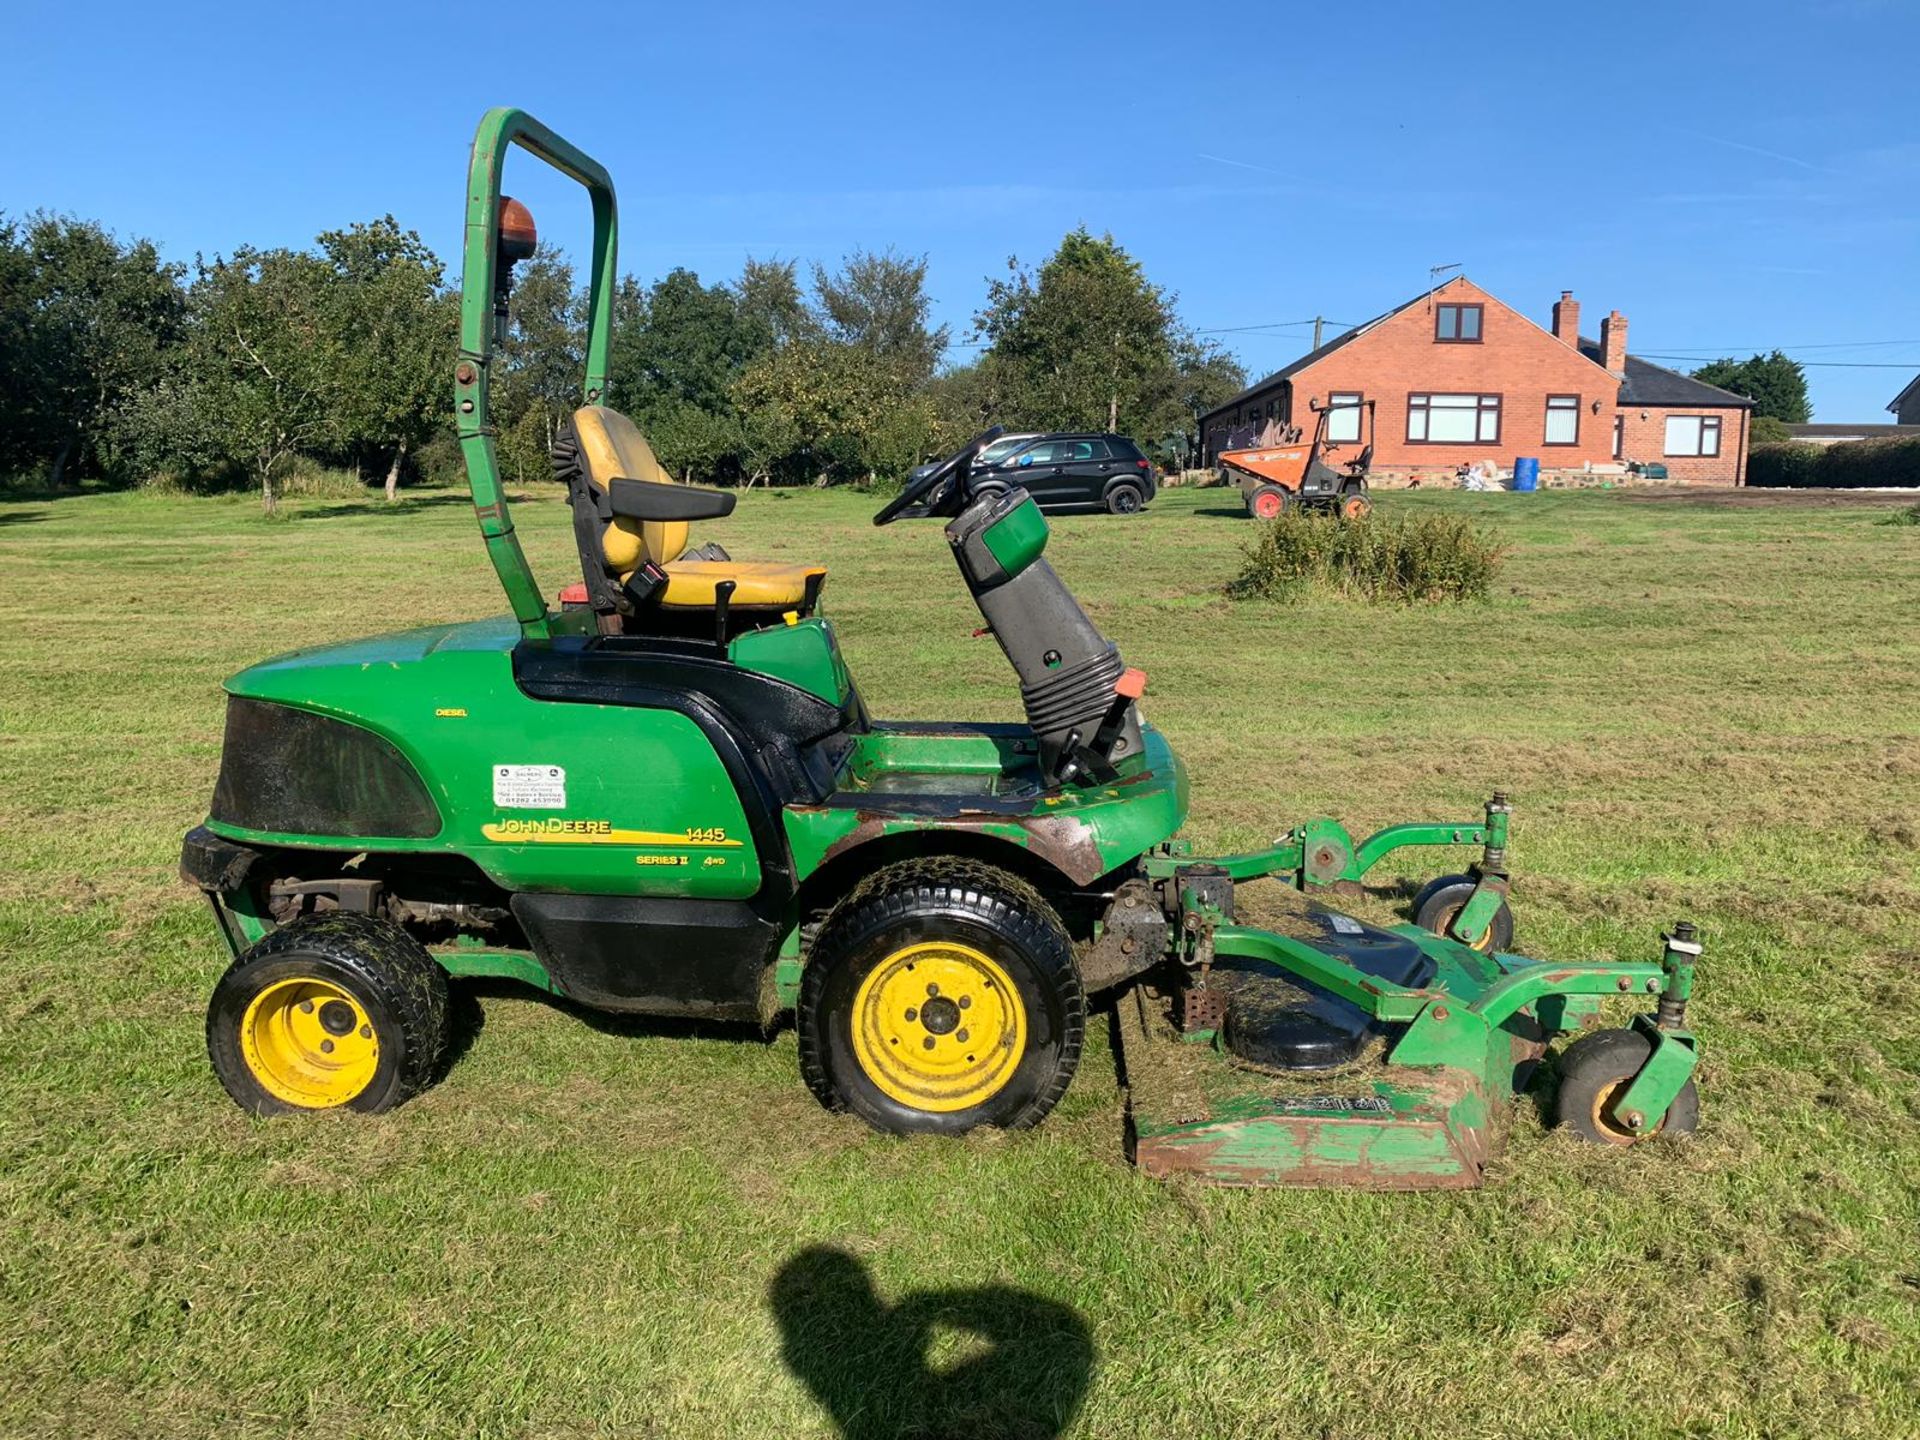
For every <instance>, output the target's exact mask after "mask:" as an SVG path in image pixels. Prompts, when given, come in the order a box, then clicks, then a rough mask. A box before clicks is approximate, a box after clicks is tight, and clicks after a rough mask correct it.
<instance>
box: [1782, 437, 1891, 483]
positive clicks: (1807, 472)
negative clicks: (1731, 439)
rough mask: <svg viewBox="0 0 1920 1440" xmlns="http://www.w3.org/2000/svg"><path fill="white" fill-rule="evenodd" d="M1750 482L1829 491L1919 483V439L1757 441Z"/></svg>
mask: <svg viewBox="0 0 1920 1440" xmlns="http://www.w3.org/2000/svg"><path fill="white" fill-rule="evenodd" d="M1747 483H1748V484H1749V485H1758V486H1762V487H1767V488H1780V487H1786V486H1806V487H1811V488H1815V489H1825V490H1860V489H1871V488H1878V487H1881V486H1902V485H1910V486H1920V438H1906V437H1902V438H1900V439H1897V440H1849V441H1847V442H1846V443H1845V444H1843V445H1808V444H1805V443H1802V442H1792V443H1789V444H1785V445H1756V446H1754V447H1753V449H1752V451H1751V452H1750V454H1749V455H1748V458H1747Z"/></svg>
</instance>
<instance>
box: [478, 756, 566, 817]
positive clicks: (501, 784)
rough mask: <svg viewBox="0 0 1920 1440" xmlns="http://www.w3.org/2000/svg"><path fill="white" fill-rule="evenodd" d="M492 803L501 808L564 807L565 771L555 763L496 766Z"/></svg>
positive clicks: (494, 768)
mask: <svg viewBox="0 0 1920 1440" xmlns="http://www.w3.org/2000/svg"><path fill="white" fill-rule="evenodd" d="M493 803H494V804H495V805H498V806H499V807H500V808H501V809H503V810H564V809H566V808H567V772H566V771H565V770H562V769H561V768H560V767H559V766H558V765H496V766H494V767H493Z"/></svg>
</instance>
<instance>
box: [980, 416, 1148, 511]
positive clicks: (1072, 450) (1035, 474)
mask: <svg viewBox="0 0 1920 1440" xmlns="http://www.w3.org/2000/svg"><path fill="white" fill-rule="evenodd" d="M1013 485H1020V486H1023V487H1025V489H1026V491H1027V493H1028V494H1029V495H1031V496H1033V499H1034V503H1035V504H1037V505H1038V506H1039V507H1040V508H1041V509H1042V510H1087V509H1094V510H1109V511H1111V512H1113V513H1114V514H1115V515H1132V514H1134V513H1136V512H1137V511H1139V510H1140V509H1142V508H1143V507H1144V506H1145V505H1146V503H1147V502H1148V501H1149V500H1151V499H1153V497H1154V496H1155V495H1156V494H1158V493H1159V489H1160V487H1159V485H1158V483H1157V482H1156V481H1155V480H1154V474H1153V466H1152V464H1151V463H1149V461H1148V460H1147V458H1146V456H1144V455H1142V454H1141V453H1140V448H1139V447H1138V446H1137V445H1135V444H1134V443H1133V442H1132V441H1131V440H1129V439H1127V437H1126V436H1124V435H1102V434H1095V433H1092V432H1088V433H1085V434H1071V435H1069V434H1056V435H1040V436H1036V437H1035V438H1033V439H1031V440H1029V441H1028V442H1027V443H1026V444H1024V445H1022V446H1020V447H1019V448H1018V449H1015V450H1013V451H1011V452H1010V453H1007V454H1003V455H1001V456H999V457H998V458H997V459H995V460H994V461H993V462H992V463H991V464H987V465H976V466H975V468H974V471H973V488H974V492H975V493H976V494H978V493H979V492H981V491H983V490H993V489H996V488H1004V487H1009V486H1013Z"/></svg>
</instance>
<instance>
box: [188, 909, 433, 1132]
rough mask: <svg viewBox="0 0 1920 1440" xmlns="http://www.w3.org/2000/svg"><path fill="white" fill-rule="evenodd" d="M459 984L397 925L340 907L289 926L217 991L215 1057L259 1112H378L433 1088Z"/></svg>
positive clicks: (210, 1039) (212, 1026) (210, 1029)
mask: <svg viewBox="0 0 1920 1440" xmlns="http://www.w3.org/2000/svg"><path fill="white" fill-rule="evenodd" d="M447 1010H448V997H447V976H446V972H445V971H444V970H442V969H441V968H440V967H439V965H437V964H436V963H435V962H434V959H433V957H432V956H431V955H429V954H428V953H427V952H426V949H425V948H424V947H423V946H422V945H421V944H420V942H419V941H417V940H415V939H414V938H413V937H412V936H411V935H409V934H407V932H406V931H404V930H402V929H401V928H400V927H399V926H398V925H395V924H393V923H392V922H391V921H388V920H376V919H374V918H373V917H372V916H369V915H353V914H347V913H344V912H340V911H329V912H327V913H325V914H320V915H309V916H306V917H304V918H302V919H299V920H295V921H293V922H291V923H290V924H287V925H283V926H281V927H280V928H279V929H278V930H275V931H273V932H272V933H270V934H269V935H267V936H266V937H264V938H263V939H262V940H261V941H260V942H259V943H258V944H256V945H254V946H253V947H252V948H250V949H249V950H247V951H246V952H245V953H244V954H242V955H241V956H240V958H239V959H237V960H235V961H234V962H233V964H232V965H230V966H229V967H228V968H227V973H226V974H225V975H223V976H221V977H220V983H219V984H218V985H216V986H214V990H213V999H212V1001H211V1003H210V1004H209V1005H208V1007H207V1054H208V1055H209V1057H210V1058H211V1059H212V1061H213V1069H214V1073H215V1074H217V1075H218V1076H219V1077H220V1083H221V1084H222V1085H224V1086H225V1087H226V1090H227V1093H228V1094H229V1095H231V1096H232V1097H233V1098H234V1100H235V1101H236V1102H237V1103H238V1104H239V1105H240V1106H241V1108H243V1109H246V1110H250V1111H252V1112H253V1113H254V1114H256V1115H277V1114H284V1113H286V1112H288V1111H296V1110H332V1109H338V1108H346V1109H349V1110H361V1111H366V1112H369V1113H376V1112H378V1111H381V1110H391V1109H392V1108H393V1107H394V1106H396V1105H398V1104H400V1103H402V1102H403V1101H405V1100H408V1099H410V1098H411V1097H413V1096H414V1095H417V1094H418V1093H419V1092H420V1091H422V1090H424V1089H426V1088H427V1086H428V1085H430V1084H432V1083H433V1078H434V1073H435V1070H436V1068H437V1067H438V1065H439V1063H440V1056H441V1054H442V1053H443V1052H444V1050H445V1049H446V1041H447Z"/></svg>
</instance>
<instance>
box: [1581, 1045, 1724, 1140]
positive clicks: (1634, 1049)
mask: <svg viewBox="0 0 1920 1440" xmlns="http://www.w3.org/2000/svg"><path fill="white" fill-rule="evenodd" d="M1652 1054H1653V1042H1652V1041H1651V1040H1649V1039H1648V1038H1647V1037H1646V1036H1645V1035H1642V1034H1641V1033H1640V1032H1639V1031H1638V1030H1596V1031H1594V1032H1593V1033H1592V1034H1591V1035H1582V1036H1581V1037H1580V1038H1579V1039H1578V1040H1576V1041H1574V1042H1573V1043H1572V1044H1571V1045H1569V1046H1568V1047H1567V1048H1566V1051H1565V1052H1564V1053H1563V1054H1562V1055H1561V1057H1560V1094H1559V1097H1558V1099H1557V1100H1556V1101H1555V1102H1554V1113H1555V1116H1556V1118H1557V1119H1558V1121H1559V1123H1560V1124H1562V1125H1564V1126H1566V1127H1567V1129H1568V1130H1570V1131H1572V1132H1573V1134H1574V1135H1576V1136H1578V1137H1579V1138H1580V1139H1582V1140H1585V1141H1588V1142H1590V1143H1592V1144H1595V1145H1632V1144H1634V1143H1636V1142H1637V1141H1640V1140H1645V1139H1646V1138H1647V1137H1648V1136H1650V1135H1658V1134H1661V1133H1665V1134H1668V1135H1686V1134H1689V1133H1691V1132H1692V1130H1693V1129H1694V1127H1696V1126H1697V1125H1699V1123H1700V1092H1699V1091H1698V1090H1696V1089H1695V1088H1694V1084H1693V1081H1691V1080H1689V1081H1688V1082H1687V1083H1686V1085H1685V1086H1684V1087H1683V1088H1682V1089H1681V1091H1680V1093H1679V1094H1678V1095H1676V1096H1675V1097H1674V1100H1673V1104H1671V1105H1669V1106H1668V1107H1667V1113H1666V1114H1665V1115H1663V1116H1661V1117H1660V1118H1659V1119H1658V1120H1657V1121H1655V1122H1654V1123H1653V1124H1651V1125H1646V1124H1643V1125H1641V1126H1640V1127H1639V1128H1638V1129H1635V1128H1633V1127H1632V1126H1630V1125H1628V1124H1627V1123H1626V1119H1625V1117H1623V1116H1622V1115H1620V1114H1619V1113H1618V1110H1617V1107H1618V1104H1619V1100H1620V1097H1621V1096H1622V1095H1624V1094H1626V1091H1627V1087H1628V1086H1629V1085H1631V1084H1632V1083H1633V1077H1634V1076H1636V1075H1638V1074H1639V1073H1640V1069H1641V1067H1642V1066H1644V1065H1645V1064H1646V1063H1647V1057H1648V1056H1650V1055H1652Z"/></svg>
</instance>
